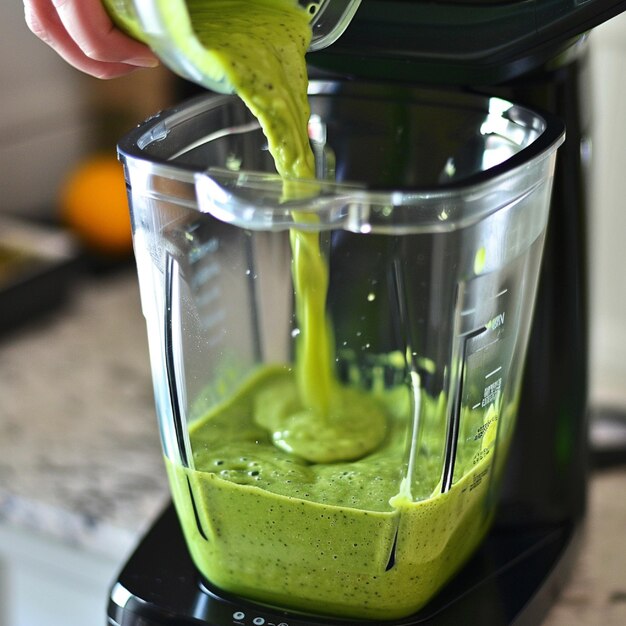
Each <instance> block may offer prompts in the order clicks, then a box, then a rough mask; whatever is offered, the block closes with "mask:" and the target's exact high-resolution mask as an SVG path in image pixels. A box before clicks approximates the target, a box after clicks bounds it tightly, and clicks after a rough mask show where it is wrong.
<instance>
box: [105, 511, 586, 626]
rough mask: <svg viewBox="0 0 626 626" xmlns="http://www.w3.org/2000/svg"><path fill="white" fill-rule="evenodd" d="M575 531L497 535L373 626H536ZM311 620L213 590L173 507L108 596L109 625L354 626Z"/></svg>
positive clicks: (558, 528)
mask: <svg viewBox="0 0 626 626" xmlns="http://www.w3.org/2000/svg"><path fill="white" fill-rule="evenodd" d="M579 534H580V533H579V529H578V527H577V526H576V525H574V524H564V525H553V526H550V527H546V528H523V527H515V528H510V529H499V528H495V529H494V530H492V532H491V533H490V534H489V536H488V538H487V539H486V541H485V542H484V544H483V546H482V547H481V549H480V550H479V551H478V552H477V553H476V555H475V556H474V557H473V558H472V560H471V561H470V562H468V564H467V565H466V566H465V568H464V569H463V570H462V571H461V572H460V573H459V574H458V575H457V576H456V577H455V578H454V580H453V581H452V582H450V583H449V584H448V585H447V586H446V587H445V589H444V590H443V591H442V592H441V593H440V594H439V595H438V596H437V597H436V598H434V599H433V600H432V601H431V602H430V603H429V604H428V606H426V607H425V608H424V609H422V610H421V611H419V612H418V613H416V614H414V615H412V616H410V617H407V618H404V619H401V620H393V621H386V622H376V621H367V622H366V623H367V624H371V625H372V626H374V625H376V624H380V625H381V626H412V625H417V624H420V625H423V626H453V625H454V626H458V624H465V623H468V619H470V620H471V623H474V624H485V625H488V626H504V625H507V626H508V625H515V626H531V625H532V626H536V625H537V624H539V623H540V622H541V620H542V619H543V617H544V615H545V613H546V611H547V609H548V608H549V606H550V604H551V603H552V602H553V600H554V599H555V597H556V595H557V593H558V591H559V589H560V587H561V585H562V584H563V581H564V578H565V576H566V573H567V572H568V570H569V565H570V562H571V560H572V558H571V557H572V553H573V552H574V551H575V550H574V548H575V546H576V544H577V543H578V541H577V538H578V535H579ZM363 623H364V620H358V621H357V620H346V619H338V618H332V617H327V618H325V617H309V616H303V615H301V614H297V613H290V612H285V611H282V610H280V609H272V608H268V607H267V606H264V605H259V604H255V603H252V602H248V601H246V600H242V599H240V598H237V597H233V596H229V595H228V594H224V593H222V592H219V591H217V590H215V589H210V588H209V587H208V586H207V585H206V583H205V582H204V581H203V580H202V578H201V577H200V575H199V574H198V572H197V570H196V568H195V567H194V565H193V563H192V561H191V559H190V557H189V553H188V552H187V548H186V546H185V542H184V539H183V536H182V533H181V529H180V525H179V523H178V519H177V517H176V513H175V512H174V509H173V507H172V506H171V505H170V506H169V507H167V508H166V510H165V511H164V513H163V514H162V515H161V517H160V518H159V519H158V520H157V522H156V523H155V525H154V526H153V527H152V529H151V530H150V531H149V532H148V534H147V535H146V537H145V538H144V539H143V541H142V542H141V543H140V545H139V546H138V548H137V550H136V551H135V553H134V554H133V555H132V557H131V558H130V560H129V562H128V563H127V564H126V566H125V567H124V569H123V570H122V572H121V573H120V576H119V579H118V581H117V582H116V583H115V584H114V585H113V587H112V589H111V596H110V600H109V612H108V624H109V626H163V625H167V626H206V625H208V626H319V625H322V624H324V625H326V626H356V625H357V624H363Z"/></svg>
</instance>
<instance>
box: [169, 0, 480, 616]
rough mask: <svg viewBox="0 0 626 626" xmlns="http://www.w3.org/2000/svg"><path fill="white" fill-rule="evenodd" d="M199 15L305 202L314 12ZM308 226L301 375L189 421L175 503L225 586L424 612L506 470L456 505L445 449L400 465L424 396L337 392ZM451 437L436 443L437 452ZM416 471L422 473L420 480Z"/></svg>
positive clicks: (296, 249) (275, 5)
mask: <svg viewBox="0 0 626 626" xmlns="http://www.w3.org/2000/svg"><path fill="white" fill-rule="evenodd" d="M187 7H188V10H189V14H190V17H191V20H192V22H193V24H194V28H195V32H196V34H197V36H198V38H199V40H200V41H201V42H203V43H204V45H206V47H207V56H206V63H207V65H211V71H212V72H213V73H214V74H219V73H222V74H223V75H224V76H226V78H227V80H228V82H229V83H230V84H231V85H232V86H233V87H234V88H235V91H236V92H237V94H238V95H239V96H240V97H241V98H242V99H243V100H244V101H245V103H246V104H247V106H248V107H249V108H250V110H251V111H252V113H253V114H254V115H255V116H256V117H257V118H258V119H259V122H260V123H261V125H262V127H263V130H264V132H265V135H266V137H267V139H268V145H269V149H270V152H271V154H272V156H273V157H274V160H275V164H276V168H277V170H278V172H279V174H280V175H281V176H283V177H284V179H285V181H286V182H285V188H284V193H285V196H286V197H290V196H291V197H293V194H295V193H297V192H298V191H297V189H298V188H297V185H291V184H290V182H289V181H290V180H291V179H293V178H313V177H314V168H313V156H312V153H311V150H310V148H309V142H308V136H307V121H308V117H309V107H308V102H307V96H306V88H307V75H306V67H305V61H304V54H305V52H306V49H307V47H308V42H309V37H310V27H309V24H308V15H307V13H306V12H305V11H303V10H302V9H300V8H298V7H297V6H295V4H293V3H292V2H291V1H290V0H245V1H242V0H238V1H237V0H230V1H229V0H210V1H207V0H188V2H187ZM216 65H217V66H218V67H217V69H216V68H215V66H216ZM296 217H298V219H299V220H300V221H303V220H304V221H306V220H309V221H310V222H311V230H299V229H295V228H294V229H293V230H292V231H291V233H290V240H291V246H292V254H293V266H292V268H293V270H292V271H293V282H294V288H295V295H296V316H297V320H298V325H299V330H300V334H299V336H298V339H297V346H296V362H295V366H294V368H293V371H291V369H290V368H289V367H282V366H277V367H267V368H265V369H264V370H262V371H260V372H259V373H258V374H257V375H256V376H255V377H253V378H252V379H251V380H248V381H245V382H244V383H243V384H242V386H241V389H240V391H239V392H238V393H237V394H235V395H234V396H233V397H231V398H229V399H227V400H226V401H224V402H223V404H222V405H220V406H218V407H215V408H214V409H213V410H212V411H211V412H210V413H209V414H208V415H206V416H204V417H203V418H202V419H200V420H198V421H196V422H194V423H193V424H192V425H191V426H190V428H189V438H190V443H191V449H192V451H193V468H182V467H179V466H175V465H174V464H172V463H171V462H170V461H169V460H168V461H167V467H168V473H169V477H170V481H171V487H172V494H173V498H174V502H175V504H176V508H177V511H178V514H179V517H180V519H181V523H182V525H183V528H184V531H185V536H186V539H187V543H188V546H189V549H190V552H191V554H192V557H193V559H194V561H195V563H196V565H197V567H198V569H199V570H200V571H201V572H202V573H203V574H204V575H205V576H206V577H207V578H208V579H209V580H210V581H211V582H212V583H214V584H215V585H217V586H218V587H221V588H222V589H225V590H227V591H229V592H232V593H237V594H241V595H243V596H246V597H249V598H252V599H256V600H258V601H261V602H266V603H270V604H276V605H278V606H282V607H290V608H293V609H296V610H301V611H309V612H313V613H319V612H323V613H326V614H333V615H341V616H348V617H356V618H371V619H392V618H397V617H402V616H405V615H408V614H410V613H412V612H414V611H415V610H417V609H418V608H419V607H421V606H422V605H424V604H425V603H426V602H427V601H428V600H429V599H430V598H431V597H432V596H433V595H434V594H435V593H436V591H437V590H438V589H439V588H440V587H441V586H442V584H443V583H444V582H445V581H446V580H447V579H448V578H450V576H452V574H454V573H455V571H457V570H458V568H459V566H460V564H462V563H463V561H465V560H466V559H467V557H468V555H469V554H471V552H472V551H473V550H474V548H475V546H476V545H477V544H478V543H479V541H480V540H481V539H482V537H483V536H484V534H485V532H486V529H487V527H488V522H489V519H488V515H486V514H485V510H484V506H485V499H486V494H487V493H488V485H489V480H487V477H488V475H489V472H490V463H491V460H492V459H491V458H490V455H489V454H485V455H483V456H482V458H481V460H480V461H479V462H477V463H476V464H475V465H474V466H473V467H471V469H470V470H469V471H467V473H466V474H465V476H464V477H463V478H461V479H460V480H458V481H457V483H456V484H455V485H454V487H453V488H452V489H451V490H450V491H449V492H447V493H445V494H440V493H437V492H436V490H435V492H433V488H432V485H433V484H437V482H438V480H439V475H440V472H441V466H440V462H439V460H438V458H439V457H438V456H437V455H436V454H433V455H429V454H428V450H424V451H422V452H423V454H420V455H418V458H417V460H416V461H415V465H414V467H412V468H411V471H410V472H409V469H408V468H407V464H406V462H403V461H402V459H405V458H406V457H407V454H406V450H407V449H408V448H409V447H410V442H409V441H407V431H409V430H410V424H411V423H412V411H413V410H414V407H413V405H412V400H413V399H412V391H411V390H410V389H409V388H408V386H407V387H405V386H402V387H397V388H395V389H390V390H389V389H388V390H379V391H377V392H365V391H362V390H357V389H351V388H346V387H344V386H343V385H341V384H340V383H339V382H338V380H337V379H336V377H335V373H334V369H333V363H334V353H333V347H332V345H333V337H332V332H331V329H330V327H329V324H328V322H327V319H326V310H325V309H326V290H327V285H328V268H327V264H326V261H325V259H324V256H323V254H322V251H321V249H320V243H319V235H318V234H317V233H316V232H315V230H314V226H315V224H314V222H315V218H314V217H313V216H308V217H307V216H303V215H298V216H296ZM418 393H419V392H418ZM421 405H422V409H421V412H422V413H423V416H422V419H425V420H428V419H432V420H437V421H440V422H443V420H442V419H441V411H442V402H440V401H439V400H433V399H431V398H428V397H426V396H425V395H422V399H421ZM442 430H443V429H441V428H440V429H439V431H442ZM444 435H445V433H444V432H441V434H440V436H439V438H438V440H436V441H432V442H430V443H431V446H432V449H433V450H441V448H442V445H443V443H442V440H443V438H444ZM422 446H425V447H426V448H427V447H428V446H427V442H422ZM409 473H411V475H412V476H414V477H418V478H417V479H416V480H413V478H410V479H409V480H407V479H406V476H407V474H409ZM420 477H421V478H420ZM433 477H434V478H433ZM420 481H421V482H422V483H423V485H425V487H421V488H420V484H421V483H420ZM420 498H421V501H416V499H418V500H419V499H420Z"/></svg>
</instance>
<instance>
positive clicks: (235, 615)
mask: <svg viewBox="0 0 626 626" xmlns="http://www.w3.org/2000/svg"><path fill="white" fill-rule="evenodd" d="M245 617H246V614H245V613H243V612H242V611H236V612H235V613H233V619H244V618H245Z"/></svg>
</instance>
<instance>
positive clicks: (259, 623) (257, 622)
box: [252, 617, 265, 626]
mask: <svg viewBox="0 0 626 626" xmlns="http://www.w3.org/2000/svg"><path fill="white" fill-rule="evenodd" d="M252 623H253V624H254V626H263V624H265V620H264V619H263V618H262V617H255V618H254V619H253V620H252Z"/></svg>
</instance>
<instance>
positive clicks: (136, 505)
mask: <svg viewBox="0 0 626 626" xmlns="http://www.w3.org/2000/svg"><path fill="white" fill-rule="evenodd" d="M0 449H1V451H2V452H1V454H0V520H2V521H5V522H8V523H11V524H16V525H19V526H21V527H24V528H28V529H32V530H34V531H40V532H42V533H47V534H49V535H52V536H54V537H56V538H58V539H59V540H61V541H64V542H68V543H71V544H74V545H77V546H80V547H84V548H85V549H88V550H92V551H94V552H102V553H104V554H107V555H113V556H114V555H115V554H117V555H118V556H119V558H120V559H122V558H123V557H124V555H126V554H127V552H128V550H129V549H130V548H131V546H132V545H133V544H134V542H135V541H136V539H137V537H138V535H139V533H140V532H141V531H142V530H143V529H144V528H145V527H146V526H147V525H148V523H149V522H150V520H152V519H153V518H154V517H155V515H156V514H157V513H158V511H159V510H160V509H161V508H162V506H163V505H164V503H165V502H166V501H167V497H168V496H167V493H168V489H167V484H166V477H165V471H164V467H163V462H162V458H161V448H160V443H159V440H158V431H157V425H156V417H155V412H154V401H153V395H152V382H151V378H150V368H149V361H148V348H147V340H146V331H145V324H144V318H143V316H142V314H141V310H140V304H139V293H138V286H137V279H136V273H135V271H134V269H133V268H130V269H129V270H128V271H124V272H122V273H121V274H118V273H116V274H115V275H109V276H99V277H96V278H93V279H89V280H81V281H80V282H79V283H78V284H77V285H76V286H75V287H74V289H73V293H72V295H71V298H70V301H69V302H68V303H67V304H66V305H65V306H64V307H63V308H62V309H60V310H58V311H56V312H54V313H51V314H49V315H48V316H45V317H43V318H40V319H39V320H36V321H34V322H32V323H30V322H29V323H28V325H26V326H24V327H21V328H20V329H19V330H18V331H16V332H12V333H10V334H8V335H6V334H5V335H3V336H2V337H0Z"/></svg>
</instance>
